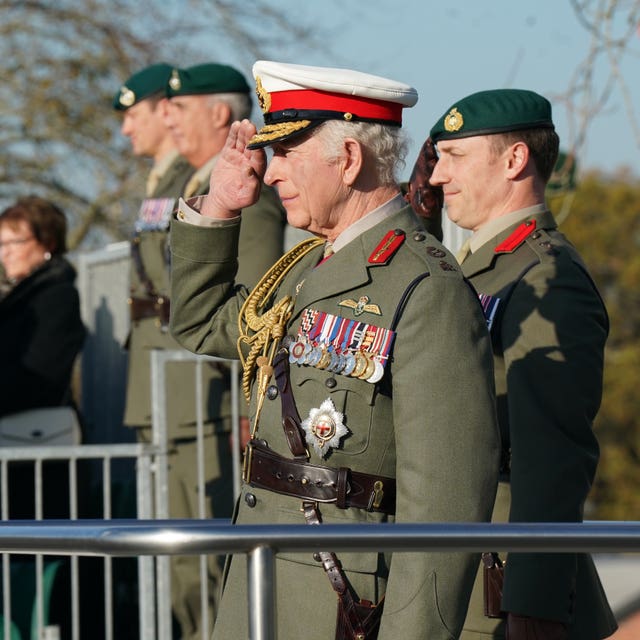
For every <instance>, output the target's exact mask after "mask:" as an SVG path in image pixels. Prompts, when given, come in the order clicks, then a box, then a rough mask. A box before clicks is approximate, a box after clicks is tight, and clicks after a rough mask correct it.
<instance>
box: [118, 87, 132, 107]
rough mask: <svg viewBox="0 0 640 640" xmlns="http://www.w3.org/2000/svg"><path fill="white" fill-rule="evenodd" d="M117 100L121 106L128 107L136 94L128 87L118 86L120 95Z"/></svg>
mask: <svg viewBox="0 0 640 640" xmlns="http://www.w3.org/2000/svg"><path fill="white" fill-rule="evenodd" d="M118 101H119V102H120V104H121V105H122V106H123V107H130V106H131V105H133V103H134V102H135V101H136V94H135V93H133V91H131V89H129V88H128V87H120V97H119V98H118Z"/></svg>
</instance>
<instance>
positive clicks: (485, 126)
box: [430, 89, 554, 142]
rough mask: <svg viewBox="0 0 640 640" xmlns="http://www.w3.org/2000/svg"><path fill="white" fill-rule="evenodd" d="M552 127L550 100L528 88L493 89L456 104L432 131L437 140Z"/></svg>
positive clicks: (472, 95)
mask: <svg viewBox="0 0 640 640" xmlns="http://www.w3.org/2000/svg"><path fill="white" fill-rule="evenodd" d="M536 128H546V129H553V128H554V126H553V121H552V119H551V103H550V102H549V101H548V100H547V99H546V98H544V97H543V96H541V95H539V94H537V93H535V92H534V91H528V90H526V89H492V90H489V91H479V92H478V93H473V94H471V95H470V96H467V97H466V98H463V99H462V100H459V101H458V102H456V103H454V104H453V105H452V106H451V107H450V108H449V109H447V111H446V112H445V114H444V115H443V116H442V117H440V118H439V119H438V121H437V122H436V124H435V125H434V126H433V128H432V129H431V132H430V136H431V139H432V140H433V141H434V142H438V141H439V140H450V139H455V138H469V137H471V136H483V135H488V134H491V133H506V132H508V131H520V130H522V129H536Z"/></svg>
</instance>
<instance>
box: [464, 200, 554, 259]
mask: <svg viewBox="0 0 640 640" xmlns="http://www.w3.org/2000/svg"><path fill="white" fill-rule="evenodd" d="M546 209H547V208H546V206H545V205H544V204H536V205H533V206H532V207H526V208H525V209H518V210H517V211H512V212H511V213H507V214H506V215H504V216H500V217H499V218H496V219H495V220H490V221H489V222H487V224H485V225H483V226H482V227H480V229H478V231H476V232H475V233H474V234H473V235H472V236H471V238H470V240H469V248H470V249H471V253H475V252H476V251H477V250H478V249H480V247H482V246H483V245H485V244H486V243H487V242H489V240H491V239H492V238H495V237H496V236H497V235H499V234H500V233H502V232H503V231H504V230H505V229H509V228H510V227H512V226H513V225H514V224H517V223H518V222H521V221H522V220H525V219H526V218H529V217H531V216H534V215H537V214H540V213H544V212H545V211H546Z"/></svg>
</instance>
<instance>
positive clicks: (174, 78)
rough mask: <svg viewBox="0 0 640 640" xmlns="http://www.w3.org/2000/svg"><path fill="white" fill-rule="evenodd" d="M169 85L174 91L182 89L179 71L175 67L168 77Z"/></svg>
mask: <svg viewBox="0 0 640 640" xmlns="http://www.w3.org/2000/svg"><path fill="white" fill-rule="evenodd" d="M169 86H170V87H171V88H172V89H173V90H174V91H180V89H182V82H181V81H180V72H179V71H178V70H177V69H174V70H173V71H172V72H171V77H170V78H169Z"/></svg>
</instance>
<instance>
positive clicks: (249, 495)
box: [244, 493, 258, 509]
mask: <svg viewBox="0 0 640 640" xmlns="http://www.w3.org/2000/svg"><path fill="white" fill-rule="evenodd" d="M244 501H245V502H246V503H247V504H248V505H249V506H250V507H251V508H252V509H253V507H255V506H256V502H258V499H257V498H256V497H255V496H254V495H253V493H246V494H245V496H244Z"/></svg>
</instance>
